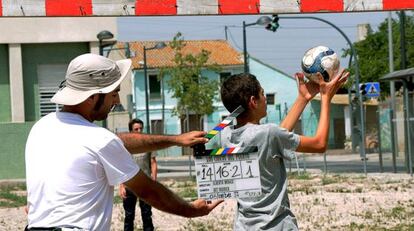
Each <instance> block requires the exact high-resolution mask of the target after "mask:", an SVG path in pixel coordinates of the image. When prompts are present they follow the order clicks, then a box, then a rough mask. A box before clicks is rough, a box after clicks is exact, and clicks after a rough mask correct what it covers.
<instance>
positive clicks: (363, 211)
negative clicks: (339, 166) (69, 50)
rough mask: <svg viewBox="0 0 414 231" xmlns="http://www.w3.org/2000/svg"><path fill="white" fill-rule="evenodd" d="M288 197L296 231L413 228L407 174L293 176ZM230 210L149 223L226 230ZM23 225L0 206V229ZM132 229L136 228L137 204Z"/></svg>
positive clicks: (229, 204) (116, 213) (116, 224)
mask: <svg viewBox="0 0 414 231" xmlns="http://www.w3.org/2000/svg"><path fill="white" fill-rule="evenodd" d="M164 183H165V184H166V185H168V186H172V185H174V184H171V181H170V182H164ZM172 189H173V190H176V189H174V188H173V187H172ZM289 198H290V201H291V207H292V211H293V212H294V213H295V215H296V216H297V218H298V221H299V228H300V229H301V230H414V179H413V178H412V177H410V176H409V175H408V174H384V173H383V174H369V175H368V177H367V178H365V177H364V176H361V175H353V174H341V175H327V176H323V175H322V174H305V175H299V176H294V177H291V178H290V179H289ZM235 206H236V202H235V201H234V200H227V201H225V202H224V203H223V204H221V205H220V206H219V207H217V208H216V209H215V210H214V211H213V212H212V213H211V214H210V215H208V216H206V217H202V218H194V219H186V218H183V217H178V216H174V215H171V214H167V213H164V212H160V211H158V210H156V209H153V221H154V225H155V227H156V230H209V231H210V230H213V231H214V230H220V231H222V230H232V223H233V219H234V213H235V212H234V211H235V208H236V207H235ZM25 224H26V218H25V213H24V209H23V207H19V208H0V230H23V228H24V226H25ZM111 230H123V209H122V204H119V203H118V204H115V205H114V210H113V216H112V227H111ZM136 230H142V228H141V219H140V212H139V206H137V217H136Z"/></svg>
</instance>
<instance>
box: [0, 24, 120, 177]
mask: <svg viewBox="0 0 414 231" xmlns="http://www.w3.org/2000/svg"><path fill="white" fill-rule="evenodd" d="M102 30H108V31H111V32H112V33H113V34H114V35H115V38H116V34H117V24H116V18H105V17H102V18H63V17H62V18H1V19H0V33H1V35H2V36H1V37H0V98H1V100H0V107H1V110H0V136H1V137H2V142H1V145H0V179H16V178H24V177H25V171H24V166H25V164H24V148H25V143H26V139H27V135H28V132H29V131H30V129H31V127H32V125H33V124H34V123H35V122H36V121H37V120H39V119H40V118H41V117H42V116H44V115H45V114H47V113H49V112H51V111H55V110H56V109H57V108H58V106H57V105H55V104H52V103H51V102H50V101H49V99H50V98H51V97H52V96H53V94H54V92H55V91H56V90H57V89H58V87H59V84H60V83H61V81H62V80H64V78H65V72H66V68H67V66H68V64H69V62H70V60H72V59H73V58H74V57H76V56H78V55H80V54H83V53H89V52H92V53H99V43H98V39H97V34H98V33H99V32H100V31H102ZM56 152H57V154H58V152H59V150H56Z"/></svg>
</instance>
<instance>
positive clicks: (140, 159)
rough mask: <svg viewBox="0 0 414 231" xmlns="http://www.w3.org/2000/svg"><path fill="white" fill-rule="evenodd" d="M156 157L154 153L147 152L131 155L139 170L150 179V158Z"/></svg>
mask: <svg viewBox="0 0 414 231" xmlns="http://www.w3.org/2000/svg"><path fill="white" fill-rule="evenodd" d="M152 157H156V153H155V152H147V153H140V154H133V155H132V158H134V160H135V162H136V163H137V164H138V166H139V168H140V169H141V170H142V171H144V173H145V174H147V176H149V177H151V158H152Z"/></svg>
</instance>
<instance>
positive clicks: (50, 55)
mask: <svg viewBox="0 0 414 231" xmlns="http://www.w3.org/2000/svg"><path fill="white" fill-rule="evenodd" d="M87 52H89V43H50V44H23V45H22V60H23V76H24V80H23V82H24V93H25V94H24V107H25V119H26V121H36V120H38V119H39V118H40V113H39V100H38V93H39V92H38V85H37V66H38V65H39V64H69V62H70V61H71V60H72V59H73V58H75V57H76V56H78V55H80V54H83V53H87Z"/></svg>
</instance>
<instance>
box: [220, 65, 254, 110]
mask: <svg viewBox="0 0 414 231" xmlns="http://www.w3.org/2000/svg"><path fill="white" fill-rule="evenodd" d="M260 89H261V86H260V83H259V81H258V80H257V79H256V76H254V75H252V74H249V73H242V74H236V75H232V76H230V77H228V78H227V79H226V80H224V82H223V83H222V85H221V101H222V102H223V104H224V107H226V109H227V110H228V111H229V112H232V111H234V110H235V109H236V108H237V107H238V106H240V105H241V106H242V107H243V108H244V109H245V112H246V111H247V110H248V108H249V107H248V103H249V100H250V97H251V96H254V97H256V98H259V97H260ZM244 115H245V113H242V114H241V115H240V116H244Z"/></svg>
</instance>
